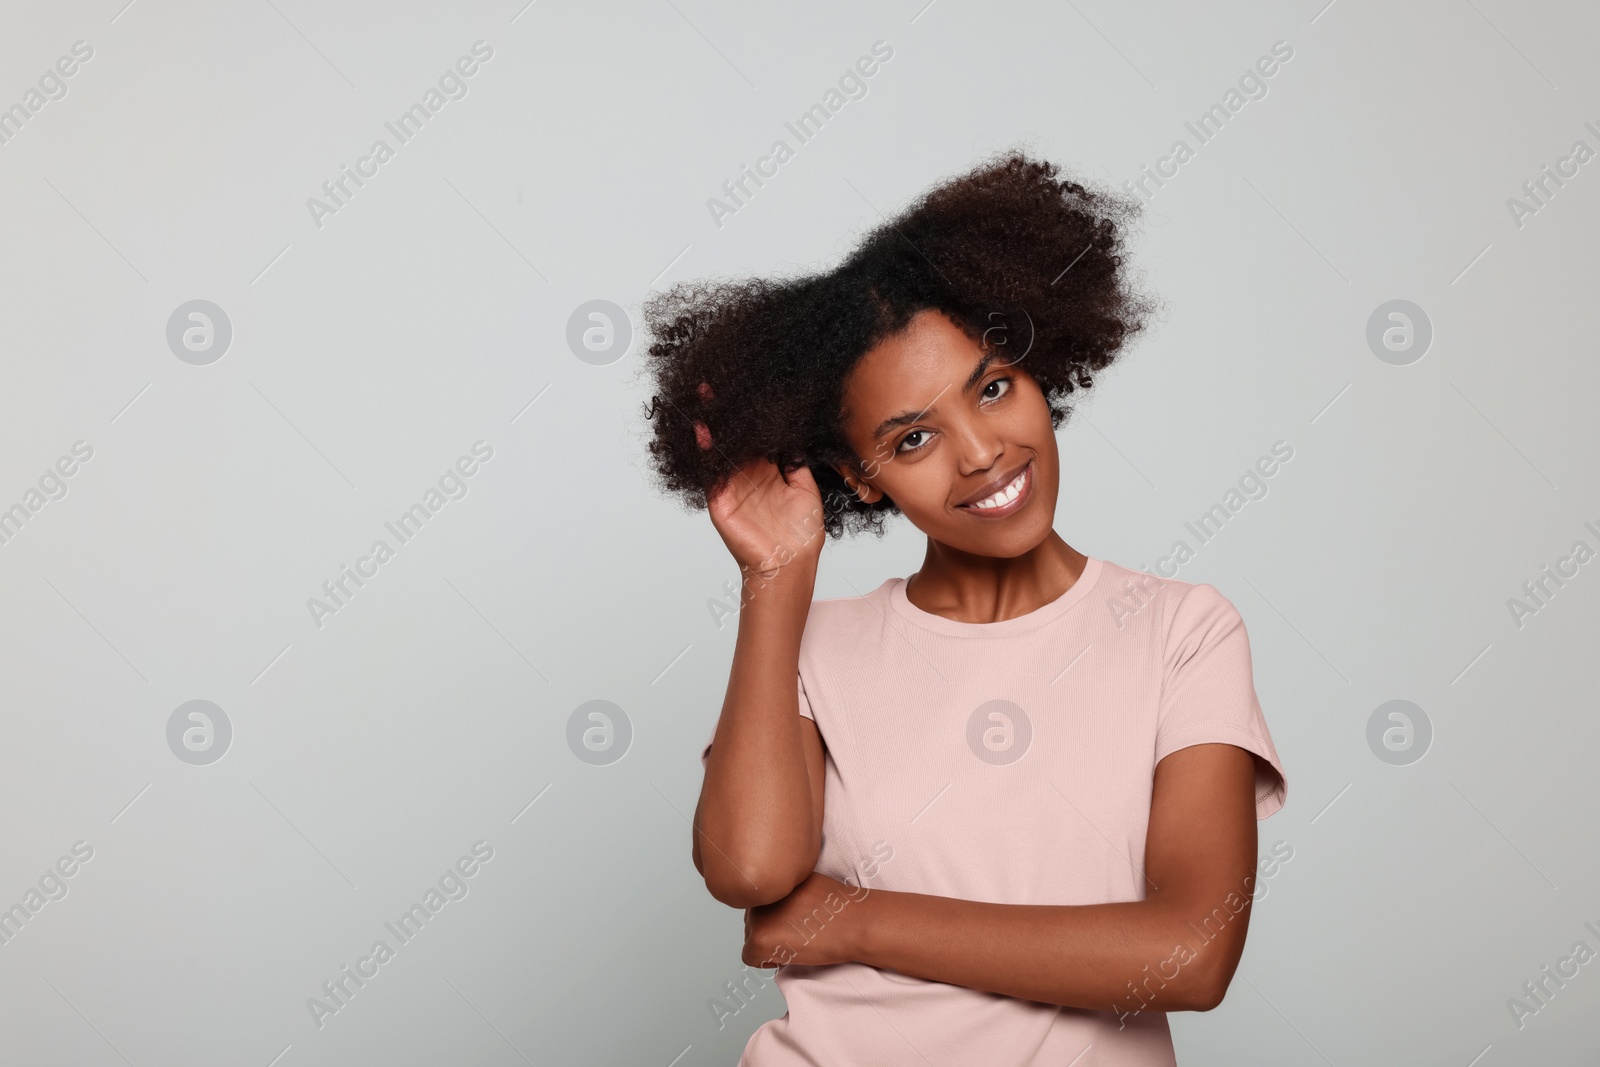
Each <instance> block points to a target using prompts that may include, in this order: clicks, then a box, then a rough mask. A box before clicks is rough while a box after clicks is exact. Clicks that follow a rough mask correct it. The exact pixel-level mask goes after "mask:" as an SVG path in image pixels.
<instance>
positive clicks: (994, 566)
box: [906, 530, 1089, 623]
mask: <svg viewBox="0 0 1600 1067" xmlns="http://www.w3.org/2000/svg"><path fill="white" fill-rule="evenodd" d="M1088 562H1089V557H1087V556H1085V555H1084V554H1083V553H1082V552H1079V551H1078V550H1077V549H1075V548H1073V547H1072V546H1071V545H1069V544H1067V543H1066V542H1065V541H1063V540H1062V539H1061V535H1060V534H1058V533H1056V532H1055V531H1054V530H1051V531H1050V535H1049V536H1048V537H1046V538H1045V539H1044V540H1043V541H1041V542H1040V543H1039V544H1038V545H1036V546H1034V547H1033V548H1031V549H1029V550H1028V551H1027V552H1024V553H1023V554H1022V555H1020V556H1013V557H1010V558H1005V559H1001V558H997V557H994V556H977V555H973V554H972V553H970V552H963V551H961V550H959V549H954V548H951V547H949V546H948V545H943V544H940V543H939V542H937V541H935V540H933V539H932V538H929V539H928V550H927V553H926V554H925V555H924V556H923V559H922V567H921V569H919V570H918V571H917V572H916V573H915V574H913V575H912V576H911V577H910V578H909V579H908V580H907V585H906V598H907V599H908V600H910V601H911V603H912V604H914V605H916V606H917V607H919V608H921V609H922V610H923V611H926V612H929V613H931V614H934V615H942V616H944V617H945V618H947V619H951V620H953V621H955V622H977V623H985V622H1002V621H1004V620H1006V619H1014V618H1016V617H1017V616H1019V615H1026V614H1028V613H1029V612H1030V611H1035V610H1037V609H1039V608H1042V607H1044V606H1045V605H1046V604H1048V603H1050V602H1051V601H1053V600H1055V599H1057V598H1058V597H1060V596H1061V595H1062V594H1063V593H1065V592H1066V591H1067V590H1068V589H1070V588H1072V586H1073V583H1075V582H1076V581H1077V580H1078V578H1079V577H1080V576H1081V575H1082V574H1083V569H1084V567H1085V566H1086V565H1087V564H1088Z"/></svg>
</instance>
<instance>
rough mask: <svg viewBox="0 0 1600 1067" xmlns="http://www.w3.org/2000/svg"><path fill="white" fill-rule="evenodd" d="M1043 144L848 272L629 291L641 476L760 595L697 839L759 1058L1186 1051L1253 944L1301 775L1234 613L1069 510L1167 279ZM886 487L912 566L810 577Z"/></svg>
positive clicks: (746, 610)
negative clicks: (1142, 286)
mask: <svg viewBox="0 0 1600 1067" xmlns="http://www.w3.org/2000/svg"><path fill="white" fill-rule="evenodd" d="M1057 173H1058V170H1057V168H1056V166H1055V165H1053V164H1050V163H1046V162H1040V161H1036V160H1031V159H1028V158H1027V157H1026V156H1024V155H1021V154H1019V153H1007V154H1005V155H1003V156H1001V157H1000V158H998V159H996V160H993V161H990V162H988V163H986V164H984V165H981V166H979V167H977V168H975V169H974V170H972V171H971V172H970V173H968V174H966V175H963V176H961V177H959V178H956V179H953V180H951V181H949V182H946V183H944V184H942V185H939V186H937V187H935V188H934V189H933V190H931V191H930V192H928V193H927V194H925V195H924V196H923V197H921V198H920V199H919V200H918V201H917V202H916V203H915V204H913V205H912V206H911V207H910V208H908V209H907V210H905V211H904V212H902V213H901V214H900V215H899V216H898V217H896V218H894V219H891V220H889V221H888V222H886V223H884V224H883V225H881V226H879V227H878V228H877V229H875V230H873V231H872V232H870V233H869V234H868V235H867V236H866V237H865V239H864V240H863V241H862V243H861V245H860V246H859V247H858V248H857V250H856V251H855V252H854V253H853V254H851V255H850V256H849V257H848V258H847V259H846V260H845V261H844V262H843V263H842V264H841V265H840V266H839V267H838V268H837V269H836V270H834V271H831V272H828V273H826V274H821V275H811V276H806V277H801V278H798V279H792V280H787V281H767V280H761V279H752V280H747V281H740V282H732V283H719V284H694V283H690V284H683V285H679V286H677V287H675V288H673V289H672V290H670V291H668V292H666V293H664V294H660V295H657V296H655V297H653V298H652V299H651V300H650V301H649V302H648V303H647V305H646V321H647V326H648V328H649V330H650V331H651V333H652V334H653V336H654V340H653V343H652V344H651V345H650V348H649V351H648V363H647V366H648V368H649V370H650V371H652V372H653V374H654V376H655V384H656V393H655V397H654V402H653V403H652V405H651V408H650V411H649V412H648V413H647V418H650V419H652V420H653V429H654V437H653V439H652V441H651V443H650V451H651V454H652V456H653V458H654V461H655V470H656V474H657V475H658V477H659V479H660V482H661V484H662V485H663V487H664V488H666V489H667V490H669V491H671V492H675V493H677V494H679V495H680V496H681V497H682V498H683V499H685V500H687V501H688V502H689V503H690V504H691V505H692V506H695V507H704V508H706V509H708V510H709V512H710V516H711V521H712V524H713V526H714V527H715V528H716V531H717V533H718V535H719V536H721V537H722V539H723V543H724V544H725V545H726V546H727V547H728V550H729V551H730V553H731V554H732V555H733V557H734V559H735V561H736V562H737V563H738V565H739V569H740V572H741V575H742V579H743V589H744V593H745V594H746V596H745V597H742V598H741V610H740V612H739V630H738V641H737V644H736V646H735V649H734V656H733V666H732V671H731V673H730V676H729V680H728V690H727V696H726V699H725V700H724V703H723V708H722V713H721V716H720V717H719V718H718V720H717V723H716V727H715V729H714V730H713V736H712V743H710V744H708V745H706V747H705V748H704V750H703V751H702V753H701V761H702V764H703V765H704V767H705V781H704V784H703V785H702V787H701V793H700V803H699V806H698V807H697V809H696V811H695V817H694V832H693V835H692V852H691V854H692V858H693V861H694V864H695V866H696V868H697V869H698V870H699V871H700V873H701V875H702V876H703V877H704V879H705V882H706V887H707V889H708V890H709V891H710V892H711V894H712V895H713V896H714V897H716V898H717V899H718V900H720V901H722V902H724V903H726V904H728V905H730V906H733V907H737V908H743V909H746V921H745V945H744V950H743V953H742V959H743V961H744V962H745V963H746V964H749V965H752V966H764V965H771V964H776V965H778V967H779V969H778V973H777V984H778V987H779V989H780V990H781V991H782V993H783V995H784V998H785V1000H786V1001H787V1003H788V1007H789V1011H788V1013H787V1014H786V1015H784V1016H783V1017H782V1018H780V1019H774V1020H772V1021H770V1022H768V1023H766V1024H764V1025H763V1026H762V1027H761V1028H760V1029H758V1030H757V1031H756V1032H755V1033H754V1034H753V1035H752V1037H751V1038H750V1042H749V1044H748V1046H747V1047H746V1050H745V1055H744V1057H743V1059H742V1060H741V1063H742V1064H743V1065H744V1067H799V1065H801V1064H815V1063H828V1064H835V1063H837V1064H843V1063H871V1064H874V1065H895V1064H908V1065H910V1064H926V1063H931V1062H946V1063H962V1064H967V1063H984V1064H1007V1065H1011V1064H1040V1065H1042V1064H1046V1063H1050V1064H1065V1063H1077V1064H1078V1065H1079V1067H1091V1065H1099V1067H1115V1065H1134V1064H1140V1065H1148V1064H1171V1063H1173V1062H1174V1061H1173V1050H1172V1041H1171V1037H1170V1034H1169V1031H1168V1027H1167V1021H1166V1014H1165V1013H1166V1012H1168V1011H1181V1010H1198V1011H1204V1010H1207V1009H1209V1008H1211V1007H1214V1006H1216V1004H1218V1003H1220V1001H1221V999H1222V997H1223V995H1224V993H1225V992H1226V990H1227V987H1228V984H1229V982H1230V981H1231V979H1232V976H1233V972H1234V969H1235V968H1236V967H1237V965H1238V962H1239V958H1240V954H1241V953H1242V952H1243V949H1244V939H1245V932H1246V929H1247V927H1248V924H1249V914H1250V903H1251V895H1252V890H1253V886H1254V882H1255V878H1256V873H1255V872H1256V820H1257V819H1260V818H1265V817H1266V816H1268V815H1271V814H1272V813H1273V812H1275V811H1277V810H1278V809H1279V808H1280V807H1281V806H1282V805H1283V802H1284V799H1285V796H1286V779H1285V777H1284V773H1283V768H1282V765H1281V763H1280V761H1279V759H1278V755H1277V752H1276V750H1275V749H1274V747H1273V744H1272V739H1271V736H1270V734H1269V733H1268V731H1267V726H1266V721H1265V718H1264V716H1263V715H1262V711H1261V708H1260V705H1259V704H1258V702H1257V700H1256V694H1255V688H1254V683H1253V679H1252V670H1251V660H1250V647H1249V639H1248V636H1247V634H1246V632H1245V628H1244V622H1243V620H1242V619H1241V618H1240V616H1239V613H1238V612H1237V611H1236V610H1235V609H1234V607H1233V605H1232V604H1231V603H1230V602H1229V601H1228V600H1227V599H1226V598H1225V597H1223V596H1222V594H1221V593H1220V592H1218V591H1217V590H1216V589H1215V588H1213V587H1212V586H1209V585H1197V584H1192V583H1188V582H1181V581H1176V580H1167V581H1157V580H1155V579H1153V578H1151V576H1149V575H1144V574H1140V573H1139V572H1136V571H1133V570H1130V569H1128V568H1125V567H1122V566H1120V565H1118V564H1116V563H1113V562H1111V561H1110V560H1106V559H1099V558H1092V557H1090V556H1087V555H1085V554H1084V553H1082V552H1080V551H1078V550H1077V549H1076V548H1074V547H1072V546H1071V545H1070V544H1068V543H1067V542H1066V541H1065V540H1063V539H1062V537H1061V536H1060V535H1059V534H1058V533H1057V532H1056V530H1055V529H1054V520H1055V508H1056V501H1057V497H1058V494H1059V491H1060V481H1061V471H1060V456H1059V453H1058V450H1057V442H1056V436H1055V431H1056V429H1058V428H1059V427H1060V425H1061V423H1062V422H1063V421H1064V420H1065V419H1066V417H1067V416H1068V414H1069V412H1070V409H1069V407H1068V406H1067V403H1066V400H1067V398H1068V397H1069V396H1070V395H1071V394H1072V393H1073V392H1074V391H1076V390H1080V389H1087V388H1089V387H1090V386H1091V385H1092V383H1093V375H1094V373H1095V372H1097V371H1099V370H1101V369H1103V368H1104V367H1106V366H1108V365H1110V363H1111V362H1112V361H1113V359H1115V358H1116V356H1117V355H1118V353H1119V351H1120V350H1121V348H1122V347H1123V346H1124V344H1125V342H1126V341H1127V340H1128V339H1129V338H1130V337H1131V336H1133V335H1134V334H1135V333H1137V332H1138V331H1139V330H1140V329H1142V328H1143V325H1144V321H1145V318H1146V317H1147V316H1148V315H1149V314H1150V312H1151V311H1152V310H1153V308H1154V307H1155V302H1154V301H1153V300H1151V299H1150V298H1148V297H1145V296H1143V295H1141V294H1139V293H1138V292H1137V291H1136V290H1135V289H1134V288H1133V287H1132V286H1131V285H1130V284H1129V281H1128V277H1127V270H1126V268H1125V265H1124V261H1123V255H1122V241H1123V230H1122V229H1121V227H1120V226H1119V222H1120V221H1121V220H1122V219H1124V218H1125V217H1126V216H1127V215H1129V214H1132V213H1133V212H1135V211H1136V210H1137V208H1136V206H1135V205H1134V204H1133V203H1132V202H1130V201H1129V200H1124V199H1121V198H1119V197H1117V196H1116V195H1115V194H1107V193H1102V192H1095V191H1091V190H1090V189H1088V188H1087V187H1085V186H1084V185H1082V184H1080V183H1077V182H1074V181H1071V180H1063V179H1058V178H1057ZM891 513H899V514H903V515H904V516H905V517H906V518H907V519H908V520H910V522H911V523H912V525H913V526H915V527H916V528H917V530H919V531H920V532H921V533H923V534H925V535H926V538H927V543H926V549H925V552H924V557H923V562H922V566H921V567H920V568H919V569H918V570H917V571H916V572H915V573H914V574H912V575H911V576H910V577H909V578H901V577H890V578H887V579H885V580H884V581H883V583H882V584H880V585H879V586H878V588H877V589H875V590H873V591H872V592H870V593H867V594H865V595H861V596H853V597H836V598H832V599H822V600H815V601H814V600H813V599H812V594H813V590H814V586H815V582H816V576H817V570H818V564H819V558H820V553H821V549H822V546H823V544H824V542H825V541H826V540H827V538H828V536H830V535H831V536H832V537H835V538H838V537H840V536H842V535H843V533H844V532H845V530H846V529H847V528H854V529H871V530H873V531H874V532H876V533H880V534H881V533H882V532H883V525H882V524H883V521H884V519H885V518H886V516H887V515H889V514H891ZM1129 588H1139V589H1141V590H1143V592H1142V594H1141V599H1140V602H1139V610H1137V611H1131V612H1129V611H1124V612H1122V613H1117V612H1115V611H1108V610H1104V609H1103V606H1104V605H1108V604H1110V602H1111V601H1112V600H1113V599H1116V598H1123V597H1125V596H1126V593H1125V592H1124V591H1125V590H1127V589H1129ZM866 842H875V843H877V845H881V846H882V847H883V848H885V849H886V850H889V851H890V852H891V853H892V856H893V859H894V862H893V863H892V864H890V863H885V864H883V865H881V866H879V865H872V866H871V868H870V869H871V870H872V872H873V873H872V874H871V875H869V874H868V873H867V871H868V869H869V868H868V867H864V866H863V862H864V861H866V860H868V859H869V858H870V857H869V854H868V852H867V850H866V849H865V848H864V847H863V846H864V844H865V843H866ZM875 847H876V846H875ZM869 881H871V882H874V883H875V884H872V885H870V886H869V885H868V882H869ZM846 901H848V902H849V906H848V907H845V906H844V902H846ZM796 930H805V931H806V934H807V936H805V937H804V938H797V937H796V936H795V931H796ZM1169 961H1170V962H1169ZM1164 962H1165V963H1167V966H1165V967H1164V968H1162V967H1161V965H1162V964H1163V963H1164ZM1152 964H1154V965H1156V966H1157V968H1158V969H1157V970H1156V971H1151V970H1150V968H1151V966H1152ZM996 994H998V995H996ZM1063 1009H1070V1010H1063ZM1091 1050H1092V1052H1091Z"/></svg>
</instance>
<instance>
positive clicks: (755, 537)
mask: <svg viewBox="0 0 1600 1067" xmlns="http://www.w3.org/2000/svg"><path fill="white" fill-rule="evenodd" d="M707 503H708V505H709V510H710V512H711V523H712V525H713V526H715V527H716V528H717V533H718V534H720V535H721V537H722V543H723V544H725V545H727V546H728V551H729V552H731V553H733V558H734V559H735V560H737V561H738V563H739V569H740V570H741V571H743V572H745V573H746V574H747V575H748V574H749V573H751V572H760V573H762V574H763V576H770V574H771V572H772V571H773V570H774V569H775V568H778V567H782V566H784V565H785V564H787V563H790V562H792V561H795V560H803V561H805V562H808V563H811V564H815V563H816V562H817V560H818V558H819V557H820V556H821V555H822V540H823V526H822V492H821V491H820V490H819V489H818V488H817V483H816V479H814V478H813V477H812V476H811V471H810V470H809V469H808V468H806V467H799V468H796V469H795V471H794V472H793V473H792V474H790V475H789V476H788V478H787V479H785V478H784V476H783V472H782V471H780V470H779V469H778V465H777V464H776V463H774V462H772V461H771V460H770V459H764V458H763V459H757V460H754V461H752V462H750V463H747V464H745V465H744V466H743V467H741V468H739V469H738V470H736V471H734V473H733V474H732V476H731V477H729V478H728V479H727V480H726V481H724V482H723V483H722V484H720V485H718V486H717V487H716V488H714V489H713V490H712V491H711V492H710V493H709V494H707Z"/></svg>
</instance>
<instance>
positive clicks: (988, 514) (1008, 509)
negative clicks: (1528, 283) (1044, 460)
mask: <svg viewBox="0 0 1600 1067" xmlns="http://www.w3.org/2000/svg"><path fill="white" fill-rule="evenodd" d="M1021 478H1022V485H1021V486H1020V487H1019V488H1018V489H1017V495H1016V496H1015V497H1014V498H1013V499H1012V500H1010V501H1009V502H1007V503H1005V504H1001V505H999V506H997V507H991V508H980V507H977V506H976V505H973V504H958V505H956V506H957V507H959V508H960V509H961V510H962V511H965V512H967V513H968V514H970V515H976V516H978V517H979V518H982V519H1003V518H1005V517H1006V516H1007V515H1011V514H1013V513H1015V512H1016V511H1018V510H1019V509H1020V508H1021V507H1022V506H1023V505H1024V504H1026V503H1027V502H1028V500H1029V499H1030V498H1031V497H1032V496H1033V460H1031V459H1030V460H1029V461H1028V465H1027V466H1026V467H1024V468H1022V475H1021Z"/></svg>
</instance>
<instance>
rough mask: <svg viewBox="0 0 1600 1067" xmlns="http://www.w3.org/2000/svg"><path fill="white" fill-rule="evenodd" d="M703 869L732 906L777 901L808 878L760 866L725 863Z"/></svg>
mask: <svg viewBox="0 0 1600 1067" xmlns="http://www.w3.org/2000/svg"><path fill="white" fill-rule="evenodd" d="M702 873H703V874H704V876H705V882H706V889H707V890H708V891H709V892H710V893H711V895H712V896H713V897H715V898H716V899H717V900H719V901H721V902H722V903H724V904H726V905H728V907H730V908H759V907H761V906H762V905H763V904H776V903H777V902H778V901H780V900H782V899H783V898H784V897H786V896H788V895H789V894H790V893H791V892H792V891H793V890H794V887H795V886H797V885H799V884H800V883H801V882H803V881H804V880H805V876H804V875H802V876H801V877H799V878H792V877H790V876H788V875H786V874H783V875H778V876H772V875H769V874H767V873H766V872H764V871H762V870H760V869H750V868H747V869H745V870H743V871H739V870H731V869H728V868H726V867H723V866H721V865H719V866H716V867H712V868H711V869H710V870H709V871H705V872H702Z"/></svg>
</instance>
